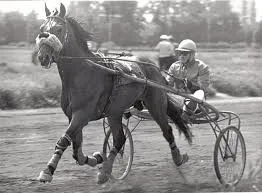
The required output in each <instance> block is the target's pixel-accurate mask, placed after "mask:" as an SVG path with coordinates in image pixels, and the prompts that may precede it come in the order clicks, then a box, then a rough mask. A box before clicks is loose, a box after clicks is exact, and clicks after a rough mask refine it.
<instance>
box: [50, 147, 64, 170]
mask: <svg viewBox="0 0 262 193" xmlns="http://www.w3.org/2000/svg"><path fill="white" fill-rule="evenodd" d="M62 154H63V150H62V149H56V151H55V153H54V154H53V156H52V158H51V159H50V161H49V162H48V164H47V165H49V166H52V167H53V168H54V169H56V167H57V164H58V162H59V160H60V159H61V156H62Z"/></svg>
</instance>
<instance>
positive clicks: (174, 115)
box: [167, 96, 193, 144]
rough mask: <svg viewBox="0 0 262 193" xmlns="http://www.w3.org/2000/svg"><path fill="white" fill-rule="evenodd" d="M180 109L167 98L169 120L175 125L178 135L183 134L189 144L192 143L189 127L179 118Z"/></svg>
mask: <svg viewBox="0 0 262 193" xmlns="http://www.w3.org/2000/svg"><path fill="white" fill-rule="evenodd" d="M181 114H182V109H180V108H179V107H177V106H176V105H175V104H174V103H173V102H172V101H171V99H170V96H168V104H167V115H168V116H169V117H170V119H171V120H172V121H173V122H174V123H175V124H176V126H177V128H178V131H179V133H181V132H182V133H183V134H184V135H185V137H186V139H187V141H188V143H189V144H191V143H192V136H193V135H192V133H191V131H190V127H189V126H188V125H187V124H185V122H184V121H183V119H182V118H181Z"/></svg>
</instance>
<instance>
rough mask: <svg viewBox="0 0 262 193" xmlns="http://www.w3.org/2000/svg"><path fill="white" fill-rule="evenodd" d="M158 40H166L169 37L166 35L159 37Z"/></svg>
mask: <svg viewBox="0 0 262 193" xmlns="http://www.w3.org/2000/svg"><path fill="white" fill-rule="evenodd" d="M159 38H160V40H168V39H169V36H168V35H161V36H160V37H159Z"/></svg>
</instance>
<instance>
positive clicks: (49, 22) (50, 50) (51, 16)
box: [36, 3, 68, 68]
mask: <svg viewBox="0 0 262 193" xmlns="http://www.w3.org/2000/svg"><path fill="white" fill-rule="evenodd" d="M45 12H46V20H45V21H44V23H43V24H42V25H41V27H40V34H39V35H38V37H37V38H36V44H37V46H38V48H39V51H38V59H39V61H40V63H41V65H42V66H43V67H45V68H49V67H50V65H51V63H52V62H57V60H58V56H59V52H60V51H61V49H62V48H63V46H64V43H65V41H66V38H67V35H68V34H67V33H68V31H67V30H68V29H67V23H66V19H65V14H66V10H65V6H64V5H63V4H62V3H61V4H60V10H59V11H57V10H55V11H53V12H50V11H49V9H48V8H47V6H46V5H45Z"/></svg>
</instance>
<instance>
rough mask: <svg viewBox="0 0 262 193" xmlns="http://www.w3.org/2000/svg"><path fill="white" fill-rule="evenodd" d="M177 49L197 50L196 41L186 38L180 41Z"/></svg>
mask: <svg viewBox="0 0 262 193" xmlns="http://www.w3.org/2000/svg"><path fill="white" fill-rule="evenodd" d="M176 51H186V52H196V43H195V42H194V41H192V40H190V39H185V40H183V41H182V42H180V44H179V45H178V48H176Z"/></svg>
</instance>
